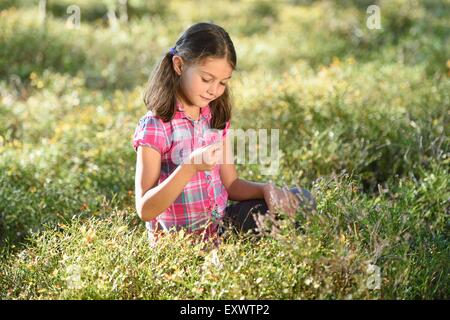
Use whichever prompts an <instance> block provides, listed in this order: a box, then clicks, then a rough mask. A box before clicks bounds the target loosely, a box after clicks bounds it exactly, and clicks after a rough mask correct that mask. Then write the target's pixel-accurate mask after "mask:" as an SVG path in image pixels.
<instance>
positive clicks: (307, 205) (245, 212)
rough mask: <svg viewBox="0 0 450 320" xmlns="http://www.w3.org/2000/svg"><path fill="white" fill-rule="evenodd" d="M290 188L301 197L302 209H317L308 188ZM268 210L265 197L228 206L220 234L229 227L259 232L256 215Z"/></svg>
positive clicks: (244, 231) (242, 231)
mask: <svg viewBox="0 0 450 320" xmlns="http://www.w3.org/2000/svg"><path fill="white" fill-rule="evenodd" d="M289 190H290V191H291V192H293V193H294V194H295V195H296V196H297V197H298V198H299V200H300V207H301V208H302V209H304V210H309V211H314V210H316V201H315V199H314V197H313V196H312V195H311V193H310V192H309V191H308V190H306V189H303V188H297V187H292V188H290V189H289ZM267 210H268V207H267V204H266V202H265V201H264V199H257V200H245V201H240V202H237V203H235V204H231V205H229V206H227V208H226V209H225V216H224V219H223V222H224V224H223V225H221V226H220V227H219V235H221V234H223V232H224V231H225V230H226V229H229V228H231V229H233V230H234V231H237V232H241V233H246V232H248V231H252V232H253V233H258V230H257V228H258V227H257V223H256V221H255V218H254V215H255V214H262V215H265V214H266V213H267Z"/></svg>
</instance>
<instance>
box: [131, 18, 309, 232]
mask: <svg viewBox="0 0 450 320" xmlns="http://www.w3.org/2000/svg"><path fill="white" fill-rule="evenodd" d="M235 69H236V52H235V49H234V45H233V42H232V41H231V39H230V37H229V35H228V33H227V32H226V31H225V30H224V29H223V28H221V27H220V26H217V25H215V24H212V23H197V24H195V25H193V26H191V27H190V28H188V29H187V30H186V31H185V32H184V33H183V34H182V35H181V37H180V38H179V39H178V41H177V42H176V44H175V46H174V47H173V48H171V49H170V50H169V51H168V52H167V53H166V54H165V55H164V57H163V58H162V60H161V61H160V62H159V64H158V65H157V67H156V68H155V70H154V72H153V75H152V77H151V78H150V80H149V83H148V87H147V89H146V92H145V94H144V103H145V105H146V106H147V108H148V110H149V111H148V112H147V113H146V114H145V115H144V116H143V117H142V118H141V119H140V121H139V124H138V126H137V127H136V131H135V133H134V138H133V147H134V149H135V151H136V153H137V162H136V176H135V195H136V210H137V213H138V214H139V217H140V218H141V219H142V220H144V221H146V227H147V229H148V232H149V236H150V237H151V238H153V239H154V235H155V233H156V232H157V231H158V230H164V231H169V230H170V229H172V228H174V229H175V230H179V229H180V228H185V229H187V230H188V231H189V232H192V233H201V234H203V235H204V237H205V238H209V237H212V236H216V235H217V234H218V233H221V232H223V229H222V228H218V226H219V224H220V225H223V224H221V222H223V221H228V222H230V223H231V224H232V225H233V226H234V227H236V228H237V229H238V230H242V231H247V230H253V229H255V227H256V222H255V220H254V218H253V215H252V213H254V211H255V210H256V209H257V210H258V211H259V213H260V214H266V213H267V212H268V211H269V212H274V208H275V205H277V206H279V208H280V209H281V210H283V211H284V212H287V213H289V214H293V213H295V211H296V209H297V208H298V206H299V205H300V204H301V203H306V202H305V201H304V200H305V198H304V197H301V196H302V195H303V196H305V197H306V199H307V200H310V201H311V203H312V205H313V206H314V199H313V198H312V197H311V195H310V193H309V192H308V191H306V190H304V189H298V188H292V189H291V190H290V191H291V192H289V191H288V190H286V189H281V188H278V187H276V186H274V185H273V184H271V183H260V182H251V181H246V180H243V179H240V178H239V177H238V174H237V172H236V168H235V165H234V164H233V159H234V157H233V154H232V147H231V143H232V142H231V139H230V138H229V135H228V134H227V133H228V131H229V129H230V126H231V123H230V120H231V109H232V103H231V100H230V89H229V87H228V81H229V80H230V79H231V77H232V73H233V71H234V70H235ZM220 159H222V161H220ZM219 161H220V162H219ZM296 195H297V196H296ZM228 199H229V200H234V201H239V202H238V203H236V204H234V205H228V203H227V200H228ZM302 199H303V201H302Z"/></svg>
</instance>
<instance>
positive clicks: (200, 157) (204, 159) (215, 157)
mask: <svg viewBox="0 0 450 320" xmlns="http://www.w3.org/2000/svg"><path fill="white" fill-rule="evenodd" d="M222 148H223V145H222V142H216V143H213V144H210V145H207V146H203V147H201V148H198V149H195V150H194V151H192V152H191V154H190V155H189V156H188V157H187V159H186V161H185V164H189V165H192V166H194V168H195V171H197V172H198V171H210V170H212V169H213V168H214V166H215V165H216V164H217V163H218V162H219V160H220V158H221V156H222Z"/></svg>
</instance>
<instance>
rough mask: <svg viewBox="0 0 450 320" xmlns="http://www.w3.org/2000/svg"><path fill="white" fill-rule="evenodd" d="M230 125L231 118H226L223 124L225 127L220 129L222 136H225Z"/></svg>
mask: <svg viewBox="0 0 450 320" xmlns="http://www.w3.org/2000/svg"><path fill="white" fill-rule="evenodd" d="M230 127H231V120H228V121H227V122H226V124H225V128H224V129H223V131H222V138H225V137H226V136H227V134H228V130H229V129H230Z"/></svg>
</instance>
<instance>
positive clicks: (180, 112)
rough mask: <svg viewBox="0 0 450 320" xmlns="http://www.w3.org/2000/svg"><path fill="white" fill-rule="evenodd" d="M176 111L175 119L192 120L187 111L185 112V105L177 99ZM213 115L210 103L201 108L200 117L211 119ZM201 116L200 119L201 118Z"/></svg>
mask: <svg viewBox="0 0 450 320" xmlns="http://www.w3.org/2000/svg"><path fill="white" fill-rule="evenodd" d="M176 107H177V108H176V111H175V116H174V119H189V120H192V118H190V117H189V116H188V115H187V114H186V113H185V112H184V106H183V105H182V104H181V102H179V101H178V100H177V104H176ZM211 117H212V114H211V109H210V106H209V104H207V105H205V106H204V107H202V108H200V118H203V119H205V120H210V119H211ZM200 118H199V120H200Z"/></svg>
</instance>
